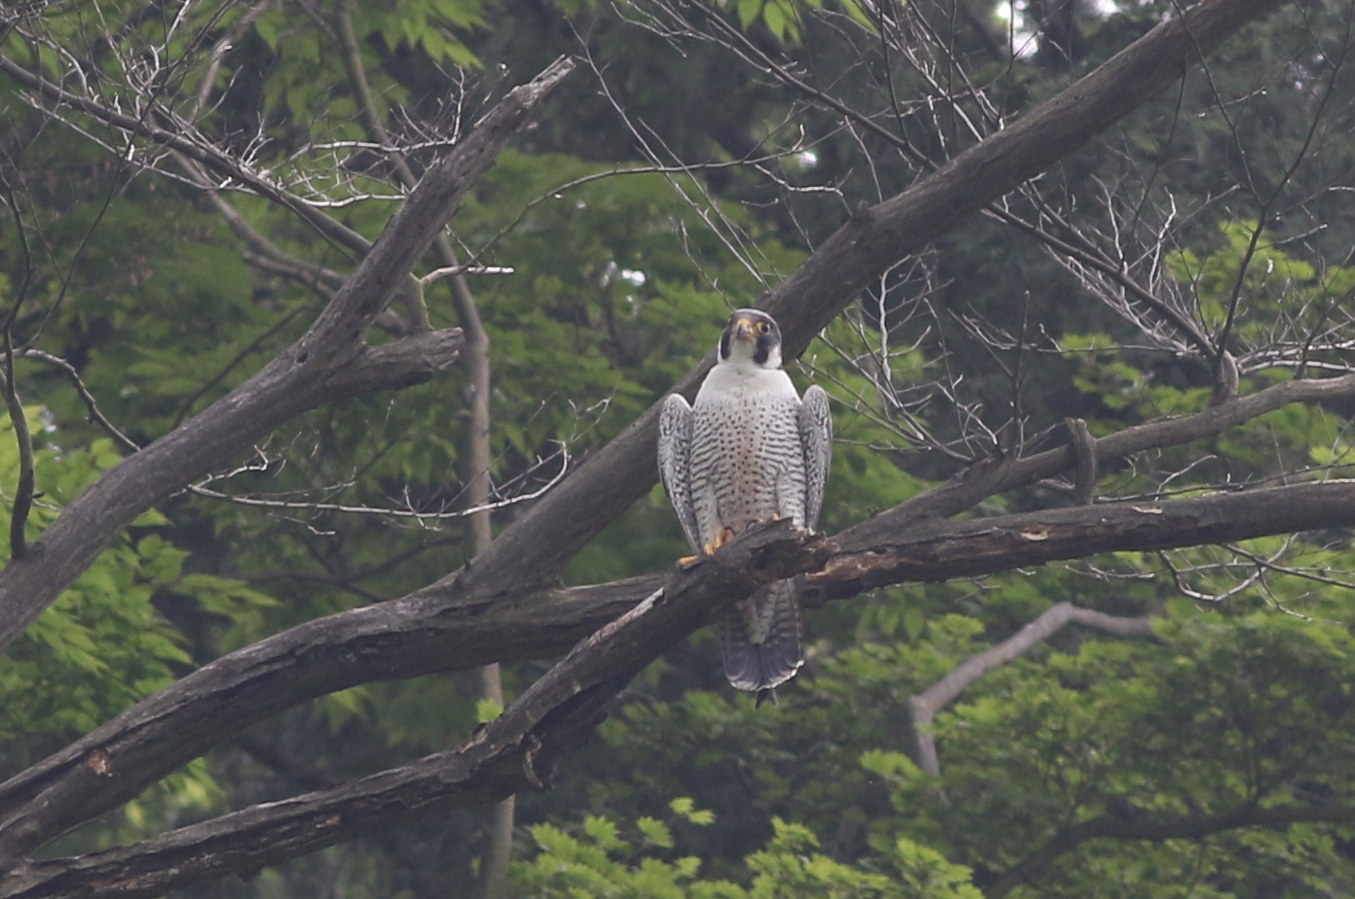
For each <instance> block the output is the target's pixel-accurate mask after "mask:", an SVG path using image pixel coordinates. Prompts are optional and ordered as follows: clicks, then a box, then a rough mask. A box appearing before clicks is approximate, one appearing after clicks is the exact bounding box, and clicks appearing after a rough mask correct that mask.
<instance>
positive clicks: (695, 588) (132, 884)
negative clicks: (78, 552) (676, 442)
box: [0, 522, 827, 899]
mask: <svg viewBox="0 0 1355 899" xmlns="http://www.w3.org/2000/svg"><path fill="white" fill-rule="evenodd" d="M826 544H827V541H826V540H825V539H824V538H823V537H811V538H808V539H797V538H795V537H794V536H792V534H791V525H790V523H789V522H778V523H775V524H771V525H769V526H766V527H763V528H761V529H759V530H757V531H754V532H751V533H749V534H748V535H747V537H745V538H741V539H739V540H736V541H734V542H732V543H731V544H730V545H729V547H728V548H727V549H725V550H722V551H721V553H720V554H719V555H718V556H716V557H714V558H710V557H708V558H706V559H703V560H702V561H701V562H699V563H698V564H696V565H694V566H692V567H691V568H688V569H685V570H681V569H680V570H678V571H676V572H675V573H674V574H673V575H671V576H670V577H669V578H668V579H667V582H666V583H665V584H664V585H663V586H662V588H661V589H659V590H656V591H654V592H653V593H651V594H650V595H649V596H648V597H647V598H646V599H645V600H644V602H642V603H641V604H639V605H637V606H636V607H635V608H633V609H631V610H630V611H629V612H627V613H626V614H624V615H622V616H621V617H620V618H618V619H616V620H615V621H612V622H610V623H608V624H607V625H605V626H604V627H603V628H602V629H600V630H599V631H597V632H596V633H594V634H593V635H591V636H589V637H588V638H587V639H586V640H584V641H583V642H582V643H580V644H579V645H578V646H576V647H575V648H574V649H573V651H571V652H570V653H569V655H568V656H566V658H565V659H564V660H563V661H561V662H560V663H559V664H558V665H556V666H555V667H554V668H553V669H551V671H550V672H549V673H547V674H546V675H545V676H543V677H542V678H540V679H539V680H537V681H536V683H534V684H533V685H532V686H531V687H530V688H528V689H527V690H526V691H525V692H524V693H523V694H522V696H520V697H519V698H518V699H517V701H515V702H514V703H513V704H512V705H511V706H510V707H509V708H508V709H507V710H506V711H505V712H504V713H503V714H502V715H501V716H499V717H498V718H497V719H495V720H494V721H492V722H490V723H489V724H487V725H484V726H482V727H481V728H479V729H477V730H476V732H475V733H473V734H472V735H471V736H470V738H468V739H467V740H465V741H463V742H462V743H461V744H460V745H459V746H457V747H455V748H453V749H450V750H446V751H444V752H440V753H436V754H434V755H431V756H428V757H426V758H424V759H422V760H420V761H418V762H416V763H414V764H412V765H406V766H404V767H402V768H397V769H393V770H390V771H385V772H382V773H380V774H375V775H372V776H370V777H365V778H362V779H361V780H357V781H353V782H351V783H346V784H342V785H339V786H337V787H333V788H329V789H324V790H319V791H315V792H312V793H307V794H304V795H302V796H297V797H295V798H293V799H288V800H284V801H282V802H270V803H263V804H261V805H256V806H253V807H252V808H248V809H245V810H243V811H240V812H236V813H233V814H230V815H225V816H222V817H220V818H216V819H213V820H210V821H207V822H204V823H202V824H198V825H194V826H191V827H186V828H182V829H180V830H177V831H171V832H169V833H166V834H163V835H161V836H159V837H155V838H153V839H150V840H146V841H144V842H143V843H141V844H138V845H136V846H133V847H130V848H128V849H121V850H113V851H112V852H108V853H98V854H95V855H91V856H84V857H81V858H76V859H57V860H53V861H38V862H25V863H22V864H20V865H17V866H14V867H12V868H11V869H10V870H9V871H8V872H7V873H6V874H5V875H4V876H3V877H0V897H4V899H19V897H24V899H33V897H39V896H46V897H69V896H88V895H98V896H101V897H111V896H120V897H134V896H154V895H160V894H161V893H163V892H164V891H165V890H167V889H172V888H174V887H179V886H186V885H188V884H192V883H197V882H201V881H203V880H207V879H211V878H216V877H221V876H224V875H226V874H230V873H253V872H256V871H258V870H259V869H260V868H261V867H263V866H265V865H268V864H272V863H275V862H277V861H281V860H283V859H286V858H291V857H293V856H295V855H299V854H302V853H304V852H308V851H311V850H314V849H318V848H321V847H323V846H329V845H333V844H334V843H338V842H342V841H345V840H348V839H352V838H353V837H354V836H357V835H358V834H361V833H365V832H368V831H370V830H372V829H373V828H375V827H378V826H381V825H384V824H387V823H390V822H394V821H398V820H402V819H407V818H410V817H413V816H415V815H418V814H421V813H426V812H429V811H433V810H436V809H440V808H446V807H448V806H450V805H458V804H466V803H483V802H485V801H493V800H495V799H499V798H503V797H506V796H510V795H513V794H515V793H518V792H522V791H525V790H533V789H535V790H540V789H543V788H545V787H546V785H547V784H548V783H549V780H550V778H551V776H552V771H553V768H554V765H555V763H556V761H558V759H559V758H560V757H561V756H562V755H563V754H565V753H566V752H568V751H570V750H571V749H573V748H576V747H577V746H578V745H579V744H580V743H581V742H583V741H584V740H586V739H587V738H588V736H589V735H590V734H591V733H592V731H593V728H594V727H595V726H596V724H597V723H598V722H599V721H601V719H602V718H603V717H605V714H604V706H605V705H606V703H607V702H609V701H610V700H611V698H612V697H613V696H615V695H616V693H617V692H618V691H619V690H620V689H621V688H622V687H624V686H625V685H626V684H627V683H628V682H629V681H630V679H631V678H632V677H634V676H635V675H636V674H638V673H639V672H640V670H641V669H643V668H644V667H645V666H646V665H647V664H649V662H650V661H651V660H653V659H654V658H655V657H656V656H657V655H658V654H659V653H660V652H662V651H663V650H664V648H665V647H667V646H669V645H671V644H672V642H673V641H674V640H675V639H680V638H681V637H683V636H686V635H687V634H689V633H691V632H692V631H694V630H695V629H696V628H698V627H700V626H701V625H703V624H704V623H705V622H706V621H707V620H709V619H710V617H711V616H712V615H713V614H715V613H716V612H718V611H719V610H720V609H721V608H723V607H724V606H727V605H728V604H729V603H731V602H733V601H734V600H735V599H737V598H738V597H741V596H747V595H748V594H749V593H751V592H752V591H754V590H756V589H758V588H759V587H761V586H763V585H765V584H767V583H770V582H771V581H773V580H775V579H777V578H779V577H781V576H783V575H785V574H786V573H788V572H791V571H798V570H804V569H806V568H813V567H814V566H815V565H816V559H818V558H819V557H820V556H821V555H822V553H823V549H824V546H825V545H826ZM111 765H112V766H111V767H103V766H97V767H100V770H101V771H102V772H103V773H102V774H100V775H98V776H101V777H105V778H110V779H111V778H116V777H118V776H119V771H118V768H117V765H116V762H112V763H111Z"/></svg>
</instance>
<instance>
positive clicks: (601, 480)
mask: <svg viewBox="0 0 1355 899" xmlns="http://www.w3.org/2000/svg"><path fill="white" fill-rule="evenodd" d="M1278 5H1280V2H1279V0H1208V2H1204V3H1199V4H1197V5H1195V6H1193V7H1191V8H1190V9H1188V10H1186V11H1185V12H1184V13H1183V14H1182V15H1181V16H1180V17H1178V18H1174V19H1172V20H1170V21H1168V22H1164V23H1163V24H1161V25H1158V26H1157V27H1155V28H1154V29H1152V30H1151V31H1149V32H1148V33H1147V34H1146V35H1144V36H1143V37H1142V38H1140V39H1139V40H1137V41H1135V42H1134V43H1133V44H1131V45H1130V46H1129V47H1127V48H1126V49H1125V50H1123V51H1121V52H1120V53H1118V54H1117V55H1116V56H1114V57H1113V58H1112V59H1110V60H1109V61H1108V62H1106V63H1105V64H1104V65H1102V66H1100V67H1099V68H1097V69H1096V70H1095V71H1093V72H1092V73H1091V74H1089V75H1087V76H1086V77H1084V78H1082V79H1081V80H1079V81H1077V82H1076V83H1074V84H1073V85H1072V86H1070V87H1068V88H1067V89H1066V90H1064V91H1063V92H1062V93H1060V94H1059V95H1057V96H1056V97H1054V98H1052V99H1050V100H1048V101H1047V102H1045V103H1043V104H1041V105H1040V106H1039V107H1037V108H1036V109H1034V110H1033V111H1031V112H1030V113H1028V114H1026V115H1025V116H1023V117H1022V118H1020V119H1018V120H1017V121H1016V123H1015V124H1013V125H1012V126H1011V127H1009V128H1007V129H1006V130H1004V131H1000V132H997V133H996V134H993V135H991V136H989V137H988V138H986V139H985V140H983V141H982V142H981V143H979V144H977V145H976V146H973V147H971V148H969V149H968V150H966V151H965V152H963V153H961V154H960V155H959V156H957V157H956V158H955V159H953V160H951V162H950V163H949V164H947V165H946V166H945V167H943V168H942V169H940V170H939V171H937V172H935V173H933V174H930V175H927V176H925V177H922V178H920V179H919V180H918V181H917V182H916V183H915V184H914V185H913V186H912V187H911V188H909V189H908V190H906V191H904V192H903V193H901V194H899V195H897V196H895V197H893V198H891V199H889V200H886V201H885V202H883V203H881V204H879V205H877V206H874V207H871V208H869V209H866V210H863V211H861V212H859V213H857V214H856V215H855V216H853V217H852V220H851V221H850V222H848V223H847V224H846V225H844V226H843V227H842V228H841V229H840V230H839V231H838V232H837V233H836V234H834V235H833V236H832V237H830V238H829V239H828V240H827V241H826V242H825V243H824V244H823V245H822V246H820V247H819V248H818V250H816V251H815V252H814V254H813V255H812V256H811V257H810V258H809V259H807V260H806V261H805V262H804V264H802V265H801V266H800V267H799V268H798V269H796V271H795V272H794V273H793V274H792V275H791V277H790V278H789V279H788V280H787V281H786V282H785V283H784V284H782V285H781V286H780V287H779V288H777V289H776V290H775V291H773V292H772V293H771V294H770V295H768V296H767V297H764V298H763V300H762V302H760V303H759V305H761V306H762V307H763V308H765V309H766V310H767V311H769V312H771V313H772V314H773V315H775V316H776V319H777V322H778V323H779V324H780V325H781V332H782V336H783V339H784V341H785V347H786V356H787V358H794V357H796V356H798V355H800V353H802V352H803V351H804V350H805V348H806V347H807V346H808V345H809V342H810V340H811V339H813V337H814V335H815V334H817V333H818V332H819V331H820V330H822V329H823V328H824V327H825V326H826V325H827V324H828V323H829V322H830V321H832V320H833V318H834V317H835V316H836V315H837V314H838V313H839V312H841V311H842V310H843V309H844V308H845V307H846V306H847V304H848V303H850V302H851V301H852V300H853V299H855V298H856V296H857V295H858V294H859V293H860V292H861V291H862V290H864V289H865V288H866V287H867V286H869V285H870V284H871V283H873V282H874V281H875V279H876V278H878V277H879V275H880V274H881V273H882V272H883V271H885V270H886V269H888V268H889V266H891V265H893V264H895V263H896V262H898V260H899V259H901V258H903V257H905V256H907V255H908V254H910V253H914V252H917V251H918V250H920V249H922V248H923V247H925V246H926V245H927V244H928V243H930V242H931V241H933V240H935V239H936V238H937V237H939V236H941V235H942V234H944V233H945V232H947V231H948V230H950V229H951V228H953V227H954V226H955V225H957V224H959V222H961V221H962V220H963V219H964V218H966V217H967V216H969V215H970V214H972V213H974V212H976V211H978V210H980V209H982V208H983V207H984V206H985V205H987V204H988V203H990V202H992V201H993V200H995V199H997V198H998V197H1000V196H1002V195H1003V194H1005V193H1007V192H1009V191H1011V190H1014V189H1015V188H1016V187H1018V186H1019V185H1020V184H1021V183H1022V182H1023V181H1025V180H1026V179H1028V178H1031V177H1034V176H1035V175H1037V174H1039V173H1040V172H1041V171H1043V170H1045V169H1046V168H1048V167H1049V166H1050V165H1052V164H1054V163H1055V162H1057V161H1059V160H1060V159H1063V158H1065V157H1067V156H1068V155H1070V154H1071V153H1073V152H1074V151H1075V150H1077V149H1078V148H1080V147H1081V146H1083V145H1084V144H1086V143H1087V142H1088V141H1090V140H1091V139H1092V138H1093V137H1095V136H1096V135H1097V134H1099V133H1100V132H1102V131H1103V130H1105V129H1106V128H1107V127H1109V126H1110V125H1112V124H1114V123H1115V122H1117V121H1119V120H1120V119H1122V118H1124V117H1125V116H1126V115H1128V114H1129V113H1131V112H1133V111H1134V110H1135V109H1137V108H1138V107H1139V106H1141V105H1142V104H1144V103H1146V102H1147V101H1148V100H1150V99H1151V98H1152V97H1154V96H1155V95H1156V94H1158V93H1159V92H1160V91H1162V90H1163V89H1165V88H1166V87H1168V86H1169V85H1171V84H1173V83H1174V82H1176V81H1177V80H1179V79H1180V78H1181V77H1182V76H1183V75H1184V74H1185V72H1186V71H1187V70H1188V69H1189V68H1190V67H1192V66H1194V65H1195V64H1196V63H1198V62H1199V61H1200V60H1201V58H1202V57H1203V56H1205V55H1207V54H1209V53H1211V52H1213V51H1214V50H1215V49H1217V47H1218V46H1219V45H1220V44H1222V43H1223V42H1224V41H1225V40H1226V39H1227V38H1228V37H1229V36H1231V35H1232V34H1233V33H1234V32H1236V31H1237V30H1238V29H1239V28H1241V27H1242V26H1243V25H1245V24H1246V23H1248V22H1249V21H1251V20H1253V19H1255V18H1257V17H1258V16H1261V15H1262V14H1264V13H1265V12H1267V11H1269V10H1270V9H1272V8H1274V7H1276V6H1278ZM713 362H714V354H713V353H712V354H711V355H710V356H708V357H707V358H706V359H705V360H704V361H703V362H702V363H701V364H699V365H698V366H697V367H696V368H695V369H693V370H692V371H691V372H690V373H688V375H687V376H686V377H684V378H683V379H682V380H681V381H680V382H679V383H678V384H677V385H676V386H675V387H674V390H675V391H676V392H678V393H681V394H683V395H684V396H687V397H688V398H689V399H690V398H691V396H692V395H693V394H694V392H695V390H696V388H697V386H698V385H699V383H700V380H701V378H702V377H704V375H705V373H706V371H707V370H708V369H709V367H710V365H711V364H712V363H713ZM658 414H659V405H658V404H655V405H654V406H653V407H651V408H650V409H649V410H648V411H647V412H646V413H645V414H644V415H643V416H641V417H640V419H639V420H638V421H636V422H635V423H634V424H632V425H631V426H630V427H629V428H627V429H626V431H625V432H623V433H622V434H621V435H620V436H618V437H617V438H616V439H615V440H613V441H612V442H611V443H610V444H608V445H607V446H606V447H605V448H604V449H602V450H601V451H600V452H598V453H597V454H596V455H595V456H594V457H593V458H592V459H590V460H589V461H588V462H586V463H585V464H584V465H583V466H582V467H581V468H580V469H579V470H577V471H576V472H575V473H574V474H573V475H572V476H571V477H570V478H568V479H567V480H566V481H565V482H564V483H563V484H561V485H560V487H559V489H557V490H556V491H555V492H554V493H553V494H552V495H551V496H549V497H547V498H546V499H545V500H543V501H542V502H541V503H539V504H537V505H536V506H535V507H534V508H533V509H532V511H531V512H529V513H528V514H527V515H525V516H523V517H522V518H521V519H519V520H518V521H516V522H515V523H514V524H513V525H511V526H510V527H509V528H507V529H506V530H505V531H503V533H501V534H500V535H499V537H498V539H496V540H495V541H494V545H493V547H492V548H491V549H490V551H489V552H488V553H486V554H484V556H483V557H482V558H480V559H477V564H476V566H475V568H474V570H472V571H470V572H466V573H464V579H465V586H467V587H471V588H474V589H476V590H479V589H484V590H488V591H490V592H497V591H503V592H509V591H512V590H514V589H520V588H521V587H523V586H526V584H525V583H524V581H525V579H531V580H532V581H534V583H536V584H544V583H547V582H548V581H549V580H550V579H551V578H553V577H554V576H555V575H556V574H557V573H558V572H559V571H560V570H562V569H563V568H564V566H565V565H566V564H567V563H568V562H569V560H570V559H572V558H573V557H574V555H575V554H576V553H577V552H578V551H579V550H580V549H581V548H582V547H583V546H584V545H586V544H587V543H588V541H589V540H591V539H592V538H593V537H594V536H595V535H596V534H597V533H598V532H599V531H601V530H602V529H603V528H604V527H606V525H607V524H609V523H610V522H611V521H612V520H614V519H615V518H616V517H617V516H618V515H620V514H621V513H622V512H624V511H625V510H626V509H627V508H628V507H629V506H630V505H631V504H632V503H633V502H634V501H635V500H636V499H638V498H639V497H641V496H643V495H644V494H645V493H646V492H648V491H649V489H650V488H651V487H652V486H653V485H654V482H655V479H656V472H655V469H654V451H655V434H656V428H657V423H658ZM461 576H463V575H453V576H449V578H448V579H446V581H445V582H444V584H445V585H450V584H451V583H452V579H453V578H455V577H461Z"/></svg>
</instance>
